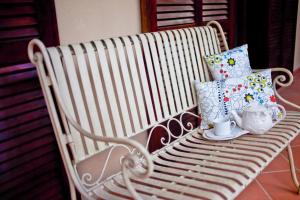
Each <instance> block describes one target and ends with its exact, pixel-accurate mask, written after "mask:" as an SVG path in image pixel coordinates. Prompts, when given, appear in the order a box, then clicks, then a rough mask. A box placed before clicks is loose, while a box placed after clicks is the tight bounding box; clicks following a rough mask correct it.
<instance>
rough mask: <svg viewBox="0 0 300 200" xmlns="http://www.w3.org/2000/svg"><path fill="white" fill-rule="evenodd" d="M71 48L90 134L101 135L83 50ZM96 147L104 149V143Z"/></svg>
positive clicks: (77, 46)
mask: <svg viewBox="0 0 300 200" xmlns="http://www.w3.org/2000/svg"><path fill="white" fill-rule="evenodd" d="M72 47H73V49H74V52H75V55H76V59H77V64H78V72H79V76H80V79H81V84H82V87H83V90H82V95H83V98H84V101H86V106H87V109H86V111H87V115H89V116H88V118H87V119H88V121H89V126H90V129H91V132H92V134H95V133H96V132H97V133H98V134H99V133H102V132H103V131H102V129H101V125H100V119H99V116H98V113H97V108H96V101H95V96H94V94H93V91H92V85H91V80H90V75H89V71H88V67H87V63H86V60H85V55H84V52H83V49H82V47H81V45H80V44H74V45H72ZM101 135H102V134H101ZM95 143H96V142H95ZM96 145H97V146H96V148H98V146H99V145H100V149H104V148H105V144H104V143H101V142H98V143H97V144H96ZM88 148H91V147H88Z"/></svg>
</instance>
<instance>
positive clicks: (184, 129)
mask: <svg viewBox="0 0 300 200" xmlns="http://www.w3.org/2000/svg"><path fill="white" fill-rule="evenodd" d="M184 115H191V116H193V117H196V118H198V119H200V117H199V116H198V115H196V114H194V113H192V112H183V113H181V114H180V115H179V117H178V118H179V119H177V118H170V119H169V120H168V121H167V122H166V123H167V124H166V125H163V124H157V125H155V126H153V127H152V128H151V130H150V132H149V135H148V140H147V143H146V149H149V144H150V141H151V139H152V136H153V134H154V131H155V130H156V129H157V128H162V129H164V130H165V132H166V133H167V135H164V136H162V137H161V138H160V143H161V144H162V145H163V146H167V145H169V144H170V143H171V139H172V138H174V139H178V138H180V137H182V136H183V134H184V132H186V133H189V132H191V131H192V130H194V125H193V124H192V123H191V122H190V121H187V122H186V125H184V121H183V116H184ZM171 122H176V123H177V124H178V125H179V127H180V130H177V133H179V134H177V135H175V134H174V133H173V132H172V131H171V129H170V124H171Z"/></svg>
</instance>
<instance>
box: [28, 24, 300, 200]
mask: <svg viewBox="0 0 300 200" xmlns="http://www.w3.org/2000/svg"><path fill="white" fill-rule="evenodd" d="M218 37H220V38H221V39H220V41H221V42H220V41H219V39H218ZM221 47H222V48H224V49H225V50H227V49H228V46H227V43H226V40H225V36H224V33H223V31H222V28H221V26H220V25H219V24H218V23H217V22H210V23H209V24H208V25H207V26H203V27H195V28H186V29H179V30H171V31H163V32H155V33H146V34H139V35H133V36H128V37H119V38H112V39H106V40H98V41H92V42H88V43H80V44H71V45H67V46H58V47H50V48H45V46H44V45H43V43H42V42H41V41H39V40H37V39H34V40H32V41H31V42H30V43H29V47H28V53H29V58H30V60H31V62H32V63H34V64H35V65H36V66H37V71H38V74H39V78H40V82H41V86H42V89H43V92H44V96H45V99H46V102H47V106H48V110H49V114H50V117H51V121H52V124H53V128H54V132H55V136H56V139H57V143H58V146H59V149H60V153H61V156H62V159H63V162H64V166H65V169H66V171H67V175H68V178H69V182H70V190H71V196H72V199H76V192H75V188H76V189H77V190H78V191H79V192H80V193H81V194H82V195H83V197H85V198H89V199H128V198H134V199H180V200H181V199H213V200H218V199H233V198H235V197H236V196H237V195H238V194H239V193H240V192H241V191H242V190H243V189H244V188H245V187H246V186H247V185H248V184H249V183H250V182H251V181H252V180H253V179H254V178H255V177H256V176H257V175H258V174H259V173H260V172H261V171H262V170H263V169H264V168H265V167H266V166H267V165H268V164H269V163H270V162H271V161H272V160H273V159H274V158H275V157H276V156H277V155H278V154H279V153H280V152H281V151H282V150H283V149H284V148H286V147H287V148H288V152H289V157H290V164H291V172H292V175H293V180H294V183H295V185H296V187H297V188H298V190H299V182H298V180H297V177H296V174H295V168H294V163H293V157H292V151H291V147H290V145H289V144H290V142H291V141H292V140H293V139H294V138H295V137H296V136H297V134H298V133H299V130H300V113H299V112H295V111H294V112H288V115H287V117H286V119H284V120H283V121H281V122H280V123H279V124H277V125H276V126H275V127H274V128H272V129H271V130H270V131H269V132H268V133H267V134H264V135H245V136H242V137H240V138H238V139H235V140H232V141H229V142H211V141H207V140H204V139H203V138H202V136H201V131H200V132H199V131H197V129H196V127H195V126H193V124H192V123H190V122H186V120H183V118H186V116H188V115H189V116H192V117H198V116H197V115H195V114H193V113H192V112H189V111H190V110H191V109H193V108H196V107H197V103H196V102H197V101H196V95H195V91H194V87H193V81H194V80H196V79H198V80H202V81H208V80H210V79H211V78H210V74H209V71H208V68H207V66H206V64H205V63H204V61H203V55H210V54H215V53H218V52H220V51H221ZM273 71H282V72H284V73H285V75H287V77H288V79H287V80H288V81H287V82H284V81H286V76H283V75H280V76H277V77H276V78H275V79H274V85H275V86H276V85H280V86H282V87H286V86H289V85H290V84H291V83H292V81H293V76H292V74H291V73H290V72H289V71H288V70H286V69H282V68H275V69H273ZM276 95H277V96H278V99H280V100H282V101H284V102H286V103H288V104H289V105H291V106H293V107H295V108H297V109H300V107H299V106H297V105H295V104H292V103H290V102H288V101H287V100H284V99H283V98H282V97H281V96H279V94H278V93H277V92H276ZM171 126H173V127H177V129H176V130H177V131H176V132H177V133H175V132H174V129H172V128H171ZM157 129H160V130H164V131H165V133H166V135H164V137H163V138H162V139H161V143H162V144H163V145H164V147H163V148H161V149H159V150H156V151H154V152H152V153H151V154H150V153H148V151H147V149H148V146H149V140H150V138H153V137H154V135H155V134H156V131H155V130H157ZM156 138H157V137H156ZM171 139H173V140H171ZM128 152H129V153H128ZM120 163H121V164H120ZM118 166H120V167H118ZM295 190H296V188H295Z"/></svg>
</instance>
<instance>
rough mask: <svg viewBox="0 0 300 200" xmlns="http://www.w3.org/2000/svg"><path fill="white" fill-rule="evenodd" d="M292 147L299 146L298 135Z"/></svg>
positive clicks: (299, 137) (299, 136)
mask: <svg viewBox="0 0 300 200" xmlns="http://www.w3.org/2000/svg"><path fill="white" fill-rule="evenodd" d="M291 145H292V147H295V146H300V135H298V136H297V137H296V138H295V139H294V140H293V142H292V143H291Z"/></svg>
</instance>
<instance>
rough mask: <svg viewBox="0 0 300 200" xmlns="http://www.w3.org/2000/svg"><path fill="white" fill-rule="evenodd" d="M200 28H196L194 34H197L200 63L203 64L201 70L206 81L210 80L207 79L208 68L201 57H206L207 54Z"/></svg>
mask: <svg viewBox="0 0 300 200" xmlns="http://www.w3.org/2000/svg"><path fill="white" fill-rule="evenodd" d="M201 29H202V28H200V27H199V28H196V33H197V37H198V41H199V48H200V53H201V55H202V56H201V59H202V63H203V69H204V72H205V80H206V81H208V80H210V77H209V70H208V66H207V64H206V61H205V60H204V57H203V56H206V55H207V54H206V52H207V44H206V43H205V42H203V36H202V34H203V33H202V31H200V30H201Z"/></svg>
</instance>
